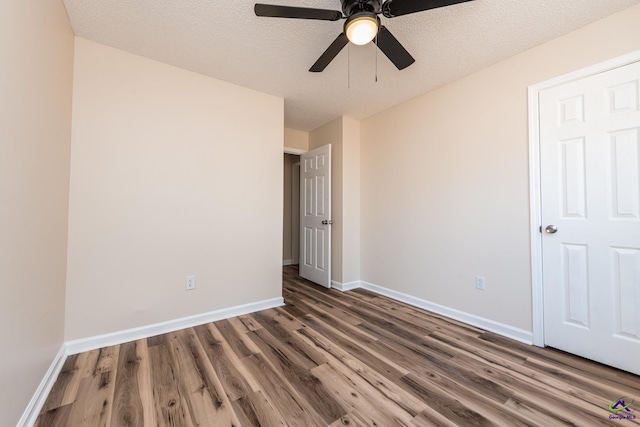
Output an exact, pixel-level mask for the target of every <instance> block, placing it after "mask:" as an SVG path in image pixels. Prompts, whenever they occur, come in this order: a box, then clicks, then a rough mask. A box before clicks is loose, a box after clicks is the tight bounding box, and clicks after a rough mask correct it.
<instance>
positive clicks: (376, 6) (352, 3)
mask: <svg viewBox="0 0 640 427" xmlns="http://www.w3.org/2000/svg"><path fill="white" fill-rule="evenodd" d="M381 6H382V0H342V13H344V16H346V17H351V16H352V15H354V14H356V13H359V12H371V13H373V14H377V13H379V12H380V8H381Z"/></svg>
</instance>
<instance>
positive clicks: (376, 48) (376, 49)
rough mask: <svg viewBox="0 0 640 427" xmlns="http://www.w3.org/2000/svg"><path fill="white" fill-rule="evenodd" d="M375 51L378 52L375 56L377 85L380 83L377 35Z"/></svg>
mask: <svg viewBox="0 0 640 427" xmlns="http://www.w3.org/2000/svg"><path fill="white" fill-rule="evenodd" d="M373 49H374V50H375V51H376V53H375V55H376V83H378V35H377V34H376V45H375V47H374V48H373Z"/></svg>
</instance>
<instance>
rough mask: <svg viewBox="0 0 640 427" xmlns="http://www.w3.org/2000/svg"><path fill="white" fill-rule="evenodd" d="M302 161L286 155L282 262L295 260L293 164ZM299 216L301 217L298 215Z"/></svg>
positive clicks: (291, 155) (294, 156)
mask: <svg viewBox="0 0 640 427" xmlns="http://www.w3.org/2000/svg"><path fill="white" fill-rule="evenodd" d="M299 161H300V156H298V155H295V154H285V155H284V171H283V177H284V179H283V184H284V185H283V193H284V203H283V215H282V216H283V222H282V227H283V228H282V261H292V260H293V244H292V243H293V241H292V239H293V236H294V235H297V234H295V233H294V232H293V229H292V227H293V224H294V221H293V216H294V215H295V212H294V211H293V206H292V204H291V201H292V196H293V194H292V179H291V178H292V170H293V169H292V168H293V164H294V163H296V162H299ZM298 216H299V215H298Z"/></svg>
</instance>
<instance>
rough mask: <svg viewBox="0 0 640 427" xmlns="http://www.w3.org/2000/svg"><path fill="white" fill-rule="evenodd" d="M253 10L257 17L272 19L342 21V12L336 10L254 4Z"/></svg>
mask: <svg viewBox="0 0 640 427" xmlns="http://www.w3.org/2000/svg"><path fill="white" fill-rule="evenodd" d="M253 10H254V11H255V13H256V15H257V16H268V17H272V18H298V19H319V20H322V21H338V20H340V19H342V12H339V11H337V10H327V9H313V8H310V7H294V6H278V5H274V4H262V3H256V5H255V7H254V8H253Z"/></svg>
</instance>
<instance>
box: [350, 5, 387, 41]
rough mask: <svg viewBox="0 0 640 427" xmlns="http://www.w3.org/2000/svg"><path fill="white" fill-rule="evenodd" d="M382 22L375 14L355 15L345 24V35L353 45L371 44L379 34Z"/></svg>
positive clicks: (363, 13) (362, 13)
mask: <svg viewBox="0 0 640 427" xmlns="http://www.w3.org/2000/svg"><path fill="white" fill-rule="evenodd" d="M379 28H380V20H379V19H378V17H377V16H376V14H375V13H372V12H360V13H355V14H353V15H351V16H350V17H349V19H347V22H345V24H344V33H345V34H346V36H347V39H349V41H350V42H351V43H353V44H357V45H363V44H367V43H369V42H370V41H371V40H373V39H374V38H375V37H376V35H377V34H378V29H379Z"/></svg>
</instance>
